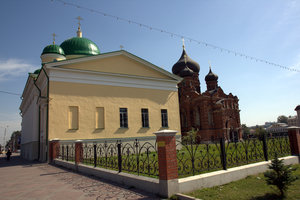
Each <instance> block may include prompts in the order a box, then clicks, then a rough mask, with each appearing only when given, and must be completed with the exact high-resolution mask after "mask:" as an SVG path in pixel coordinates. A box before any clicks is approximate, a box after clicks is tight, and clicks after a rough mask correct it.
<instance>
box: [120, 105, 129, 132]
mask: <svg viewBox="0 0 300 200" xmlns="http://www.w3.org/2000/svg"><path fill="white" fill-rule="evenodd" d="M120 127H121V128H128V115H127V108H120Z"/></svg>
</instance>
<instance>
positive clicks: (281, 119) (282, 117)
mask: <svg viewBox="0 0 300 200" xmlns="http://www.w3.org/2000/svg"><path fill="white" fill-rule="evenodd" d="M287 121H288V117H287V116H285V115H280V116H278V117H277V122H278V123H286V124H287Z"/></svg>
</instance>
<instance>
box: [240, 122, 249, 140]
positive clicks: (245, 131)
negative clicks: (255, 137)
mask: <svg viewBox="0 0 300 200" xmlns="http://www.w3.org/2000/svg"><path fill="white" fill-rule="evenodd" d="M242 129H243V137H244V138H247V137H248V135H250V129H249V128H248V127H247V126H246V124H242Z"/></svg>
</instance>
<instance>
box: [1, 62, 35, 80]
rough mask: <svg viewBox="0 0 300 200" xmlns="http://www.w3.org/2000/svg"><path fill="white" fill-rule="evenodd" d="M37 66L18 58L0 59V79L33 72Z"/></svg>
mask: <svg viewBox="0 0 300 200" xmlns="http://www.w3.org/2000/svg"><path fill="white" fill-rule="evenodd" d="M37 68H38V67H35V66H33V65H31V64H29V63H27V62H26V61H24V60H20V59H7V60H0V81H5V80H9V79H12V78H15V77H20V76H24V74H26V75H27V73H28V72H33V71H34V70H35V69H37Z"/></svg>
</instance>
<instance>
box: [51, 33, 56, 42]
mask: <svg viewBox="0 0 300 200" xmlns="http://www.w3.org/2000/svg"><path fill="white" fill-rule="evenodd" d="M52 36H53V45H54V44H55V36H56V34H55V33H52Z"/></svg>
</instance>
